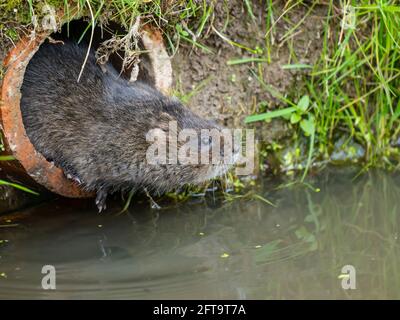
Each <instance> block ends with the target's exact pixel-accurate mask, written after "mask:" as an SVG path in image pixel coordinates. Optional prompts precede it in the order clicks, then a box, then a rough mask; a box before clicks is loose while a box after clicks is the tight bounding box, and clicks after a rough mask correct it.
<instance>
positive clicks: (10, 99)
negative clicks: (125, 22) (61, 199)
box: [0, 28, 172, 198]
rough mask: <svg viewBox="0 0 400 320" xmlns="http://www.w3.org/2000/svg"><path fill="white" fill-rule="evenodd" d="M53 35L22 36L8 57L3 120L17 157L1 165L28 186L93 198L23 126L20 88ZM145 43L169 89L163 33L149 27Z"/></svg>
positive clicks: (161, 85) (7, 144) (159, 82)
mask: <svg viewBox="0 0 400 320" xmlns="http://www.w3.org/2000/svg"><path fill="white" fill-rule="evenodd" d="M49 35H50V34H49V33H42V34H38V35H36V37H34V38H30V37H24V38H22V39H20V41H19V42H18V43H16V45H15V47H14V48H12V49H11V50H10V51H9V52H8V55H7V56H6V59H5V60H4V65H5V67H6V72H5V75H4V78H3V82H2V85H1V100H0V103H1V105H0V121H1V125H2V131H3V142H4V148H5V151H4V152H3V154H4V155H12V156H13V157H14V158H15V160H13V161H2V162H1V163H0V164H1V166H2V171H3V172H4V173H6V175H7V176H8V177H10V178H14V179H13V180H17V181H18V182H21V183H24V184H25V185H26V186H28V187H32V188H35V189H39V190H40V189H43V187H44V188H46V189H47V190H50V191H52V192H54V193H57V194H59V195H61V196H65V197H71V198H83V197H91V196H92V194H90V193H87V192H85V191H84V190H82V189H81V188H80V187H79V185H78V184H77V183H76V182H74V181H72V180H69V179H67V178H66V176H65V175H64V173H63V171H62V170H61V169H60V168H58V167H56V166H55V165H54V164H53V163H51V162H48V161H47V160H46V159H45V158H44V157H43V156H42V155H41V154H40V153H39V152H38V151H36V150H35V147H34V146H33V145H32V143H31V142H30V140H29V138H28V136H27V135H26V132H25V128H24V125H23V121H22V116H21V110H20V100H21V91H20V89H21V85H22V82H23V79H24V73H25V69H26V67H27V65H28V63H29V61H30V59H31V58H32V57H33V55H34V54H35V53H36V51H37V50H38V49H39V46H40V45H41V44H42V43H43V41H44V40H45V39H46V38H47V37H48V36H49ZM142 42H143V46H144V49H146V50H147V51H148V58H149V61H150V68H151V70H150V71H151V72H152V73H153V81H154V82H155V83H154V84H155V86H156V87H157V88H158V89H159V90H161V91H163V92H167V91H168V89H169V88H170V86H171V83H172V68H171V62H170V60H169V57H168V54H167V52H166V50H165V47H164V44H163V41H162V36H161V34H160V32H159V31H158V30H156V29H153V28H145V29H144V30H143V32H142Z"/></svg>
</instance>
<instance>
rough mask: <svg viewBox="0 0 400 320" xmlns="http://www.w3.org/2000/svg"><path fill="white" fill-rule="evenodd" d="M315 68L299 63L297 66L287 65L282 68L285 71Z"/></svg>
mask: <svg viewBox="0 0 400 320" xmlns="http://www.w3.org/2000/svg"><path fill="white" fill-rule="evenodd" d="M312 68H313V66H311V65H309V64H303V63H297V64H285V65H283V66H282V69H283V70H292V69H312Z"/></svg>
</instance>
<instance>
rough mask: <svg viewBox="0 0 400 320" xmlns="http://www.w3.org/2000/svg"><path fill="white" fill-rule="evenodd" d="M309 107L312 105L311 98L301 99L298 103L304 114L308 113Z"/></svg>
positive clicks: (304, 97)
mask: <svg viewBox="0 0 400 320" xmlns="http://www.w3.org/2000/svg"><path fill="white" fill-rule="evenodd" d="M309 105H310V98H309V97H308V96H307V95H305V96H303V97H301V99H300V100H299V102H298V103H297V107H298V108H299V109H300V110H301V111H303V112H306V111H307V109H308V107H309Z"/></svg>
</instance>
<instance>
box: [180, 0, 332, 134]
mask: <svg viewBox="0 0 400 320" xmlns="http://www.w3.org/2000/svg"><path fill="white" fill-rule="evenodd" d="M260 2H262V3H260ZM244 3H245V2H244V1H240V0H230V1H229V2H228V5H227V6H226V5H224V1H218V3H217V4H216V6H215V12H214V17H213V22H212V24H213V26H214V28H215V29H216V30H217V31H218V32H219V33H221V34H224V35H226V37H227V38H229V39H230V40H232V41H235V42H237V43H240V44H242V45H245V46H246V47H248V48H252V49H254V48H256V47H259V48H262V49H263V50H264V52H265V34H266V18H267V12H266V5H265V3H264V1H255V0H253V1H252V3H253V12H254V17H255V20H254V21H253V20H252V18H251V17H250V15H249V14H248V11H247V9H246V6H245V4H244ZM275 3H278V4H274V10H275V11H274V13H273V15H274V18H275V21H276V20H277V19H278V17H280V16H281V14H282V12H283V11H284V9H285V7H284V6H285V1H275ZM279 3H280V4H279ZM326 10H327V9H326V7H325V6H316V7H315V10H314V11H313V12H312V13H311V14H310V15H309V16H308V17H307V18H306V19H305V20H304V22H303V23H302V24H301V25H300V26H299V27H298V28H297V29H296V31H295V32H294V35H293V36H292V37H290V39H289V40H286V41H283V40H282V38H283V36H284V35H285V33H286V32H287V31H288V30H289V29H291V28H292V27H293V26H295V25H297V24H298V23H299V22H300V21H301V19H303V17H304V16H305V15H306V13H307V8H305V7H304V6H298V7H296V8H295V9H293V10H290V12H289V13H287V14H285V18H284V19H280V20H279V21H277V22H276V24H275V25H274V30H273V32H272V36H273V38H274V44H273V46H272V47H271V49H270V50H271V51H270V52H271V63H270V64H268V63H267V62H265V63H261V64H260V65H257V64H256V63H246V64H239V65H231V66H229V65H228V64H227V62H228V61H229V60H231V59H238V58H243V57H252V56H253V55H252V54H251V53H250V52H248V51H246V50H244V49H240V48H238V47H236V46H233V45H230V44H229V43H228V42H227V41H224V40H223V39H221V37H220V36H219V35H218V34H217V33H216V32H215V31H213V30H212V28H211V27H209V30H208V34H207V36H206V37H205V39H204V40H202V41H201V43H202V44H204V45H206V46H207V47H208V48H210V49H211V50H212V51H213V52H214V54H209V53H206V52H204V51H202V50H201V49H199V48H197V47H193V46H188V45H183V46H182V47H181V48H180V50H179V52H178V53H177V54H176V55H175V56H174V57H173V69H174V72H175V77H176V79H175V80H176V82H177V89H178V90H181V91H183V92H184V93H186V94H187V93H189V92H191V91H192V90H195V91H196V87H197V86H199V85H201V84H205V85H204V86H202V89H201V90H200V91H198V92H197V94H194V95H193V96H192V97H191V99H190V101H189V107H191V108H192V109H194V110H196V111H197V112H199V113H200V114H202V115H203V116H206V117H208V118H214V119H218V120H219V121H220V122H222V123H224V124H225V125H228V126H230V127H242V126H243V119H244V117H245V116H247V115H249V114H252V113H256V112H258V110H259V104H260V103H266V105H267V108H268V109H274V108H276V107H277V106H278V105H279V101H278V100H277V99H275V98H274V97H273V96H272V95H271V94H270V93H268V91H267V90H265V88H263V87H262V85H260V83H259V81H258V80H257V79H256V77H255V76H254V74H253V73H252V72H251V70H253V71H254V72H255V73H256V74H258V70H261V71H262V77H263V81H264V82H265V83H266V84H267V85H273V86H274V88H275V89H277V90H278V91H279V92H280V93H281V94H282V95H286V94H288V95H290V96H292V97H293V96H294V95H297V94H298V95H300V94H301V92H300V91H301V90H302V87H303V85H302V78H303V75H304V73H305V71H304V69H303V70H284V69H282V66H283V65H287V64H294V63H302V64H310V65H312V64H314V63H315V62H316V60H317V59H318V57H319V55H320V52H321V49H322V41H321V34H322V31H323V22H324V20H323V19H324V17H326ZM262 56H263V57H264V58H265V57H266V53H264V54H263V55H262ZM293 56H295V57H296V58H297V60H296V61H294V60H293ZM253 57H254V56H253ZM297 91H299V92H297ZM262 127H263V128H262V130H258V132H259V133H260V134H261V137H260V138H261V139H263V140H267V141H271V140H274V139H278V138H280V137H282V136H283V135H285V133H286V132H287V130H286V128H285V123H284V122H280V121H278V122H273V123H271V124H268V125H265V124H263V125H262Z"/></svg>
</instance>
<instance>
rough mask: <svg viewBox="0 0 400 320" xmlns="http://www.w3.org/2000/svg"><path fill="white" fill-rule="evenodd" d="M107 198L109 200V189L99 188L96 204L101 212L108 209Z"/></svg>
mask: <svg viewBox="0 0 400 320" xmlns="http://www.w3.org/2000/svg"><path fill="white" fill-rule="evenodd" d="M106 200H107V191H106V190H104V189H99V190H97V194H96V206H97V208H98V209H99V213H100V212H102V211H104V210H106V209H107V205H106Z"/></svg>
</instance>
